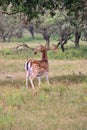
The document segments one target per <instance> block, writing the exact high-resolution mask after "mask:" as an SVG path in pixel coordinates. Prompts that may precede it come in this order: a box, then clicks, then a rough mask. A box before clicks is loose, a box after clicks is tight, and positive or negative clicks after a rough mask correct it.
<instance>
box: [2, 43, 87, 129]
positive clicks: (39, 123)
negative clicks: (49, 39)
mask: <svg viewBox="0 0 87 130" xmlns="http://www.w3.org/2000/svg"><path fill="white" fill-rule="evenodd" d="M36 43H38V42H37V41H34V42H33V41H31V43H30V44H28V45H29V46H33V47H34V46H36V45H37V44H36ZM18 44H20V43H17V44H16V43H6V44H4V43H3V44H2V43H1V44H0V130H87V45H86V43H82V42H81V45H80V48H79V49H75V48H74V45H73V44H68V45H66V50H65V52H64V53H63V52H62V51H61V49H60V48H59V50H58V52H56V53H54V52H52V51H49V52H48V57H49V66H50V69H49V70H50V71H49V79H50V86H48V85H47V84H46V82H45V78H44V77H43V78H42V84H41V86H40V87H39V86H38V82H37V79H35V81H34V84H35V88H36V89H35V90H32V89H31V87H30V84H29V89H26V87H25V70H24V64H25V62H26V60H27V59H28V58H30V57H33V58H36V59H39V58H40V54H38V55H37V56H34V54H33V52H32V50H28V49H27V50H19V51H15V50H14V49H13V48H14V47H16V46H17V45H18Z"/></svg>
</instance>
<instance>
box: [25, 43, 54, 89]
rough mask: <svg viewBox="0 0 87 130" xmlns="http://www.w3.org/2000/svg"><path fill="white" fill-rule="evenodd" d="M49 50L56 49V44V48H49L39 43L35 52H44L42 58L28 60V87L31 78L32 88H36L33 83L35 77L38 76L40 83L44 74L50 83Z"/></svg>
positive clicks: (26, 68) (26, 64) (26, 65)
mask: <svg viewBox="0 0 87 130" xmlns="http://www.w3.org/2000/svg"><path fill="white" fill-rule="evenodd" d="M48 50H56V46H55V47H54V48H48V47H46V46H43V45H39V46H38V47H37V48H36V49H35V50H34V54H37V52H38V51H39V52H41V54H42V57H41V60H35V59H28V61H27V62H26V63H25V70H26V88H28V79H29V80H30V84H31V86H32V89H35V87H34V84H33V80H34V78H35V77H38V81H39V85H40V83H41V76H42V75H45V76H46V80H47V82H48V84H49V78H48V70H49V64H48V57H47V51H48Z"/></svg>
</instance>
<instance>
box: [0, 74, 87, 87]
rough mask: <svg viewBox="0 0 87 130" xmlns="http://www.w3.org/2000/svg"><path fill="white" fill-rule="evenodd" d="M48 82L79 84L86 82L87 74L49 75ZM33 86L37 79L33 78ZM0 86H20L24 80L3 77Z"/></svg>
mask: <svg viewBox="0 0 87 130" xmlns="http://www.w3.org/2000/svg"><path fill="white" fill-rule="evenodd" d="M49 80H50V84H51V85H52V84H55V85H57V84H59V83H62V84H64V85H65V84H67V85H70V84H81V83H87V75H82V74H80V75H75V74H73V75H61V76H55V77H50V79H49ZM41 81H42V83H45V82H46V79H45V77H44V78H42V79H41ZM34 84H35V86H37V85H38V80H37V79H35V80H34ZM0 86H3V87H18V88H21V87H22V86H25V80H23V79H16V80H15V79H5V80H0ZM29 87H30V82H29Z"/></svg>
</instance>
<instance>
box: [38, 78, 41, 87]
mask: <svg viewBox="0 0 87 130" xmlns="http://www.w3.org/2000/svg"><path fill="white" fill-rule="evenodd" d="M38 82H39V86H40V84H41V77H38Z"/></svg>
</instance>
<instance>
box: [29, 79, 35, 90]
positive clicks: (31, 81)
mask: <svg viewBox="0 0 87 130" xmlns="http://www.w3.org/2000/svg"><path fill="white" fill-rule="evenodd" d="M29 80H30V83H31V86H32V89H35V87H34V84H33V80H32V78H31V77H29Z"/></svg>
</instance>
